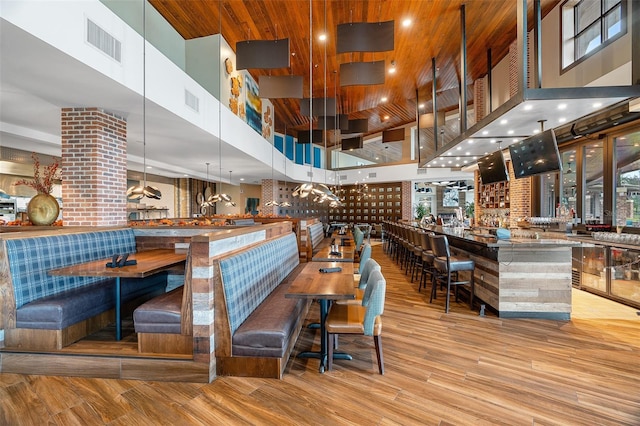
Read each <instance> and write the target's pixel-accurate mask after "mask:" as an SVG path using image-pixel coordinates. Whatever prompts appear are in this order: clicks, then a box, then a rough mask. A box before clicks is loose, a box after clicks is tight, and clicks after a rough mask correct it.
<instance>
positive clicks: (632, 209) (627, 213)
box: [614, 131, 640, 227]
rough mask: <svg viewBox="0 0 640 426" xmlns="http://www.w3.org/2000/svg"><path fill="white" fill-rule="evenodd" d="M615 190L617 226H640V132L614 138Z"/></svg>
mask: <svg viewBox="0 0 640 426" xmlns="http://www.w3.org/2000/svg"><path fill="white" fill-rule="evenodd" d="M614 140H615V158H616V191H615V197H614V205H615V207H614V208H615V214H616V216H615V217H616V223H615V225H618V226H633V227H639V226H640V132H638V131H637V132H632V133H629V134H624V135H622V136H618V137H616V138H615V139H614Z"/></svg>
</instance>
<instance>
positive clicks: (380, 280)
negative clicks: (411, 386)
mask: <svg viewBox="0 0 640 426" xmlns="http://www.w3.org/2000/svg"><path fill="white" fill-rule="evenodd" d="M386 289H387V282H386V280H385V279H384V277H383V276H382V273H381V272H380V271H378V270H374V271H373V272H371V275H370V276H369V280H368V282H367V288H366V289H365V292H364V297H363V298H362V304H361V305H338V304H335V303H334V304H333V305H332V306H331V310H330V311H329V314H328V315H327V320H326V322H325V324H326V330H327V333H328V334H329V338H328V341H329V342H330V343H329V345H328V357H327V358H328V362H327V369H328V370H331V369H332V368H333V351H334V346H335V347H337V344H334V342H335V343H337V336H339V335H340V334H361V335H364V336H372V337H373V343H374V345H375V349H376V355H377V358H378V370H379V371H380V374H384V359H383V357H382V318H381V315H382V313H383V312H384V300H385V294H386Z"/></svg>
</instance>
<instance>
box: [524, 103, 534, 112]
mask: <svg viewBox="0 0 640 426" xmlns="http://www.w3.org/2000/svg"><path fill="white" fill-rule="evenodd" d="M532 109H533V105H531V104H526V105H525V106H524V110H525V111H531V110H532Z"/></svg>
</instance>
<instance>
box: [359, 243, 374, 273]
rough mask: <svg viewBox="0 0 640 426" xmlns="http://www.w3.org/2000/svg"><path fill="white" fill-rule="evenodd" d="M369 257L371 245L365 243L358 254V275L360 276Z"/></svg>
mask: <svg viewBox="0 0 640 426" xmlns="http://www.w3.org/2000/svg"><path fill="white" fill-rule="evenodd" d="M370 257H371V244H369V243H365V244H364V246H362V253H360V264H359V265H358V273H359V274H362V270H363V269H364V265H365V264H366V263H367V260H369V258H370Z"/></svg>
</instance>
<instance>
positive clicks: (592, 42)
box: [561, 0, 627, 69]
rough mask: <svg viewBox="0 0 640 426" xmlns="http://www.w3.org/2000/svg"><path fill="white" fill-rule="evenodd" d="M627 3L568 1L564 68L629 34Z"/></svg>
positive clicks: (564, 12)
mask: <svg viewBox="0 0 640 426" xmlns="http://www.w3.org/2000/svg"><path fill="white" fill-rule="evenodd" d="M626 6H627V2H626V0H568V1H566V2H565V3H564V4H563V5H562V29H561V32H562V40H563V42H562V68H563V69H564V68H567V67H569V66H571V65H573V64H574V63H577V62H579V61H581V60H582V59H583V58H586V57H588V56H589V55H591V54H592V53H594V52H596V51H598V50H599V49H601V48H603V47H604V46H606V45H607V44H609V43H611V42H613V41H614V40H616V39H617V38H619V37H620V36H622V35H623V34H625V33H626V32H627V27H626V16H627V7H626Z"/></svg>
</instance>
